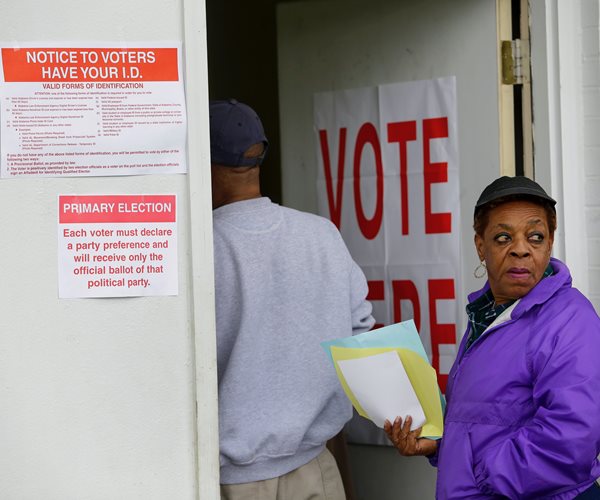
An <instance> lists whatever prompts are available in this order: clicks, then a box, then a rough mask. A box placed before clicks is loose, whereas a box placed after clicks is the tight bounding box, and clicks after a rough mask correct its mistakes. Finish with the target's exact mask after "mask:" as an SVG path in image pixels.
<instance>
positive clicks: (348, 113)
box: [314, 77, 461, 390]
mask: <svg viewBox="0 0 600 500" xmlns="http://www.w3.org/2000/svg"><path fill="white" fill-rule="evenodd" d="M314 120H315V132H316V135H317V137H316V144H317V158H318V178H317V193H318V204H319V213H320V214H321V215H324V216H325V217H328V218H330V219H331V220H332V221H333V222H334V223H335V224H336V225H337V226H338V228H339V229H340V231H341V233H342V236H343V237H344V240H345V241H346V244H347V245H348V248H349V249H350V252H351V254H352V256H353V257H354V259H355V260H356V261H357V263H358V264H359V265H360V266H361V267H362V269H363V271H364V272H365V275H366V276H367V280H368V281H369V299H370V300H371V302H372V303H373V308H374V316H375V318H376V320H377V324H378V325H379V326H382V325H387V324H391V323H396V322H399V321H403V320H406V319H410V318H413V319H414V320H415V323H416V325H417V329H418V330H419V333H420V335H421V338H422V340H423V344H424V345H425V349H426V350H427V352H428V355H429V357H430V360H431V363H432V365H433V367H434V368H435V369H436V371H437V373H438V382H439V384H440V387H441V388H442V390H444V389H445V386H446V382H447V376H448V372H449V370H450V367H451V365H452V362H453V360H454V357H455V355H456V344H457V341H458V339H459V334H458V333H457V324H458V320H457V319H458V317H459V316H458V315H459V314H461V311H459V309H458V304H459V302H460V301H457V300H456V299H457V290H459V289H460V287H459V279H460V276H461V273H460V258H459V257H460V238H459V230H460V227H459V224H460V213H459V195H460V189H459V159H458V137H457V130H458V129H457V111H456V81H455V78H454V77H448V78H440V79H435V80H427V81H417V82H406V83H397V84H389V85H380V86H378V87H371V88H363V89H354V90H344V91H335V92H324V93H319V94H315V96H314Z"/></svg>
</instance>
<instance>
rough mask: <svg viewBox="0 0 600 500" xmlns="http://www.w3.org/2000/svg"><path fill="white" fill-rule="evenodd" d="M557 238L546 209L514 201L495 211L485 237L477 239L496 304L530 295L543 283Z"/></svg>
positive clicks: (533, 204)
mask: <svg viewBox="0 0 600 500" xmlns="http://www.w3.org/2000/svg"><path fill="white" fill-rule="evenodd" d="M553 242H554V235H550V231H549V229H548V217H547V215H546V211H545V210H544V208H543V207H541V206H539V205H536V204H535V203H530V202H528V201H511V202H508V203H503V204H502V205H499V206H498V207H496V208H493V209H492V210H491V211H490V213H489V214H488V224H487V226H486V228H485V231H484V233H483V235H478V234H476V235H475V246H476V248H477V253H478V254H479V258H480V259H483V260H485V263H486V266H487V273H488V280H489V283H490V288H491V289H492V293H493V294H494V299H495V301H496V304H503V303H505V302H508V301H510V300H514V299H518V298H521V297H523V296H524V295H526V294H527V293H528V292H529V291H530V290H531V289H532V288H533V287H534V286H535V285H537V283H538V282H539V281H540V280H541V279H542V276H543V274H544V271H545V270H546V267H547V266H548V262H549V261H550V253H551V251H552V243H553Z"/></svg>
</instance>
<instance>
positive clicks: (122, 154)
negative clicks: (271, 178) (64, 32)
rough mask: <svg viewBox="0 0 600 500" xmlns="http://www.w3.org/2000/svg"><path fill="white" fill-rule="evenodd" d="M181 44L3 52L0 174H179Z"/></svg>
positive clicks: (4, 47) (3, 47)
mask: <svg viewBox="0 0 600 500" xmlns="http://www.w3.org/2000/svg"><path fill="white" fill-rule="evenodd" d="M185 140H186V113H185V96H184V89H183V80H182V72H181V47H180V44H177V43H173V44H157V43H153V44H136V45H135V46H131V47H124V46H123V44H105V45H102V46H98V45H97V44H93V43H90V44H85V45H81V44H80V45H78V46H73V45H64V44H54V45H52V46H42V44H30V45H29V44H26V45H23V44H21V45H20V46H14V45H12V46H10V45H9V44H0V176H2V177H17V176H28V177H51V176H52V177H61V176H92V175H95V176H100V175H136V174H164V173H184V172H186V170H187V168H186V163H185Z"/></svg>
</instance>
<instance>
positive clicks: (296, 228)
mask: <svg viewBox="0 0 600 500" xmlns="http://www.w3.org/2000/svg"><path fill="white" fill-rule="evenodd" d="M213 222H214V250H215V290H216V316H217V352H218V375H219V419H220V421H219V433H220V453H221V455H220V459H221V483H222V484H233V483H245V482H250V481H258V480H262V479H269V478H273V477H278V476H281V475H283V474H285V473H287V472H289V471H292V470H294V469H296V468H298V467H301V466H302V465H304V464H306V463H308V462H309V461H311V460H312V459H313V458H314V457H316V456H317V455H318V454H319V453H320V452H321V451H322V450H323V447H324V445H325V442H326V441H327V440H328V439H329V438H331V437H333V436H334V435H335V434H337V433H338V432H339V431H340V429H341V428H342V427H343V425H344V424H345V422H347V421H348V419H349V418H350V417H351V415H352V411H351V405H350V403H349V402H348V400H347V398H346V396H345V395H344V392H343V390H342V389H341V386H340V384H339V382H338V380H337V377H336V374H335V369H334V368H333V366H332V365H331V362H330V361H329V359H328V358H327V355H326V354H325V352H324V351H323V349H322V348H321V346H320V345H319V344H320V342H322V341H324V340H331V339H335V338H339V337H346V336H348V335H352V334H357V333H361V332H364V331H367V330H369V329H370V328H371V327H372V326H373V323H374V320H373V317H372V316H371V304H370V303H369V302H367V301H366V299H365V297H366V295H367V283H366V280H365V277H364V274H363V273H362V271H361V270H360V268H359V267H358V266H357V265H356V263H355V262H354V261H353V260H352V258H351V257H350V254H349V252H348V250H347V248H346V246H345V245H344V242H343V241H342V238H341V236H340V234H339V232H338V230H337V228H336V227H335V226H334V225H333V224H332V223H331V222H330V221H328V220H327V219H324V218H322V217H318V216H316V215H313V214H308V213H304V212H299V211H297V210H292V209H289V208H284V207H281V206H279V205H276V204H274V203H272V202H271V201H270V200H269V199H268V198H257V199H253V200H246V201H241V202H237V203H232V204H229V205H225V206H222V207H220V208H218V209H216V210H214V211H213Z"/></svg>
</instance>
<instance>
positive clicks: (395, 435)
mask: <svg viewBox="0 0 600 500" xmlns="http://www.w3.org/2000/svg"><path fill="white" fill-rule="evenodd" d="M410 424H412V417H411V416H410V415H409V416H408V417H406V419H405V420H404V425H403V424H402V419H401V418H400V417H396V420H394V424H393V425H392V424H391V423H390V421H389V420H386V421H385V423H384V424H383V430H384V431H385V433H386V434H387V437H388V438H389V439H390V441H391V442H392V443H393V445H394V446H395V447H396V448H397V449H398V451H399V452H400V454H401V455H404V456H405V457H412V456H415V455H432V454H433V453H435V452H436V450H437V441H434V440H433V439H427V438H419V436H420V435H421V429H422V427H419V428H418V429H415V430H414V431H411V430H410Z"/></svg>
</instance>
